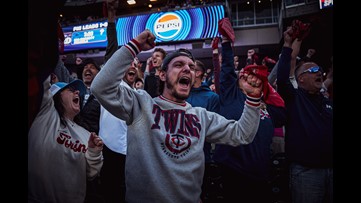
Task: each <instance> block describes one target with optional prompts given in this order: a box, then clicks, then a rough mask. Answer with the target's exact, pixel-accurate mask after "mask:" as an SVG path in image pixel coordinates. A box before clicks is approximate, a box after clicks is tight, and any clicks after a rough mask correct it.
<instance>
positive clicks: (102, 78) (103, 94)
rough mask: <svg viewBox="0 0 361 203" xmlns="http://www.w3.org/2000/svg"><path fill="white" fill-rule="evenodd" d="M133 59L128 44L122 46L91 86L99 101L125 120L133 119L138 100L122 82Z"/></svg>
mask: <svg viewBox="0 0 361 203" xmlns="http://www.w3.org/2000/svg"><path fill="white" fill-rule="evenodd" d="M136 54H137V53H136ZM133 60H134V54H133V53H131V51H130V50H129V48H127V45H125V46H122V47H121V48H120V49H118V50H117V51H116V52H115V53H114V54H113V55H112V57H111V58H110V59H109V60H108V62H107V63H106V64H105V65H104V66H103V68H102V69H101V70H100V72H99V73H98V74H97V75H96V77H95V78H94V81H93V82H92V84H91V86H90V89H91V92H92V93H93V95H94V96H95V97H96V98H97V99H98V101H99V103H100V104H101V105H102V106H103V107H104V108H105V109H107V110H108V111H109V112H110V113H112V114H113V115H114V116H116V117H117V118H120V119H122V120H124V121H129V120H130V119H131V117H132V114H131V113H132V111H133V109H132V107H133V104H134V103H136V102H137V100H136V98H135V97H134V91H132V90H131V89H130V88H126V87H125V86H124V85H121V84H120V82H121V81H122V78H123V77H124V74H125V72H126V69H127V68H128V67H129V64H131V62H132V61H133Z"/></svg>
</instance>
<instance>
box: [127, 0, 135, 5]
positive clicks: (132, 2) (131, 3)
mask: <svg viewBox="0 0 361 203" xmlns="http://www.w3.org/2000/svg"><path fill="white" fill-rule="evenodd" d="M127 3H128V4H129V5H133V4H136V3H137V2H135V0H128V1H127Z"/></svg>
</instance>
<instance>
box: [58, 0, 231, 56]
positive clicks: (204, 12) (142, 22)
mask: <svg viewBox="0 0 361 203" xmlns="http://www.w3.org/2000/svg"><path fill="white" fill-rule="evenodd" d="M224 16H225V12H224V7H223V5H214V6H205V7H198V8H190V9H182V10H175V11H169V12H157V13H149V14H144V15H137V16H128V17H120V18H117V19H116V30H117V39H118V45H119V46H122V45H124V44H126V43H127V42H129V41H130V40H131V39H133V38H135V37H136V36H137V35H139V34H140V33H141V32H142V31H143V30H145V29H149V30H150V31H151V32H152V33H153V34H154V35H155V36H156V42H158V43H162V44H170V43H172V42H181V41H192V40H201V39H208V38H213V37H216V36H218V21H219V20H220V19H222V18H224ZM107 26H108V23H107V21H106V20H105V21H99V22H92V23H89V24H82V25H76V26H69V27H64V28H63V32H64V36H65V40H64V51H65V52H71V51H78V50H84V49H96V48H106V46H107V33H106V28H107Z"/></svg>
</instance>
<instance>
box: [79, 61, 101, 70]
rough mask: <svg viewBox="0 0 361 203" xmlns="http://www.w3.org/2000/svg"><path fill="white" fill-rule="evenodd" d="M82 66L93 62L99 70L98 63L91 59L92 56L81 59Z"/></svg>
mask: <svg viewBox="0 0 361 203" xmlns="http://www.w3.org/2000/svg"><path fill="white" fill-rule="evenodd" d="M82 64H83V67H84V66H86V65H88V64H93V65H94V66H95V68H96V69H97V70H98V71H100V66H99V65H98V63H97V62H96V61H95V60H94V59H92V58H86V59H85V60H83V63H82Z"/></svg>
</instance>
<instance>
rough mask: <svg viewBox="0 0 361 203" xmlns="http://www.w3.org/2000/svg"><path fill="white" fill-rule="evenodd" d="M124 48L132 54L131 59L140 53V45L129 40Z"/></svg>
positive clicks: (133, 40)
mask: <svg viewBox="0 0 361 203" xmlns="http://www.w3.org/2000/svg"><path fill="white" fill-rule="evenodd" d="M125 47H127V49H128V50H129V51H130V53H132V55H133V57H135V56H136V55H138V54H139V52H140V51H141V49H140V45H139V43H138V42H137V41H136V40H135V39H132V40H130V41H129V42H128V43H127V44H126V45H125Z"/></svg>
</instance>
